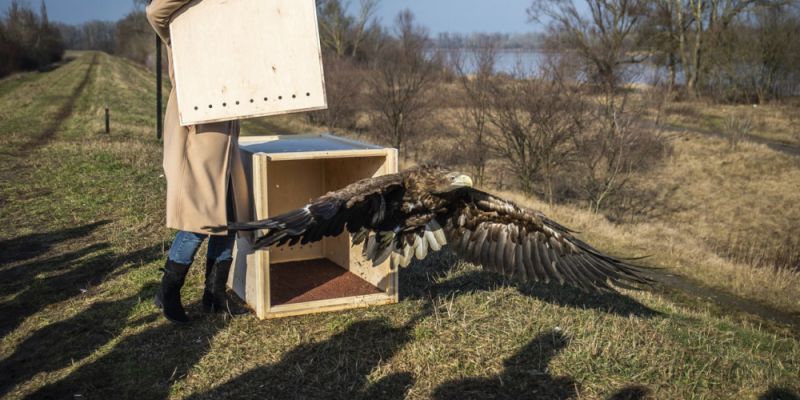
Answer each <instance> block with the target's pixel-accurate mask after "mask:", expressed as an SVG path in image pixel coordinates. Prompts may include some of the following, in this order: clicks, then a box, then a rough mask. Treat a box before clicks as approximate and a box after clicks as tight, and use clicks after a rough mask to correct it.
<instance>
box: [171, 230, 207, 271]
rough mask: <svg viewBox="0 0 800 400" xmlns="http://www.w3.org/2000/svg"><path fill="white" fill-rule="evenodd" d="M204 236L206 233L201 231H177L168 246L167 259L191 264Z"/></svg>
mask: <svg viewBox="0 0 800 400" xmlns="http://www.w3.org/2000/svg"><path fill="white" fill-rule="evenodd" d="M206 236H208V235H205V234H202V233H194V232H186V231H178V234H177V235H175V240H173V241H172V246H170V247H169V256H168V257H169V259H170V260H172V261H174V262H176V263H178V264H191V263H192V261H194V256H195V255H196V254H197V250H198V249H200V245H202V244H203V240H205V238H206Z"/></svg>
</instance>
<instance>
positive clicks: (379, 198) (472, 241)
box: [227, 166, 650, 292]
mask: <svg viewBox="0 0 800 400" xmlns="http://www.w3.org/2000/svg"><path fill="white" fill-rule="evenodd" d="M471 186H472V180H471V179H470V178H469V177H467V176H466V175H462V174H460V173H458V172H453V171H450V170H448V169H445V168H443V167H438V166H420V167H416V168H412V169H409V170H406V171H404V172H401V173H398V174H392V175H385V176H381V177H377V178H370V179H364V180H361V181H359V182H356V183H353V184H351V185H349V186H347V187H345V188H343V189H341V190H338V191H335V192H330V193H328V194H326V195H324V196H322V197H319V198H317V199H316V200H314V201H312V202H311V203H310V204H308V205H306V206H305V207H303V208H300V209H297V210H294V211H290V212H287V213H285V214H282V215H278V216H275V217H272V218H269V219H265V220H261V221H255V222H250V223H235V224H230V225H229V226H228V227H227V229H230V230H260V229H264V230H266V231H265V234H264V235H263V236H261V237H260V238H259V239H258V240H256V242H255V247H256V248H267V247H270V246H280V245H283V244H286V243H289V244H295V243H298V242H300V243H308V242H316V241H319V240H321V239H322V238H323V237H325V236H336V235H339V234H341V233H342V232H343V231H344V230H345V229H346V230H347V231H348V232H349V233H350V234H351V235H352V236H353V243H354V244H360V243H364V254H365V256H366V257H367V258H368V259H370V260H372V262H373V263H374V264H375V265H377V264H380V263H382V262H383V261H385V260H386V259H387V258H391V260H392V263H393V264H394V265H400V266H403V267H405V266H407V265H408V264H409V263H410V262H411V260H412V258H413V257H416V258H418V259H422V258H425V257H426V256H427V254H428V253H429V252H432V251H438V250H440V249H441V248H442V247H443V246H444V245H446V244H448V243H449V244H450V250H451V251H453V252H455V253H456V254H457V255H459V256H460V257H462V258H463V259H465V260H467V261H469V262H473V263H475V264H480V265H482V266H483V267H484V268H486V269H487V270H490V271H495V272H497V273H499V274H502V275H504V276H506V277H508V278H513V279H519V280H521V281H539V282H545V283H546V282H558V283H560V284H565V283H566V284H569V285H572V286H576V287H578V288H580V289H583V290H585V291H601V292H607V291H613V290H614V286H617V287H623V288H638V287H639V286H641V285H647V284H649V283H650V280H649V279H647V278H646V277H643V276H642V275H641V273H640V272H641V267H638V266H634V265H631V264H629V263H627V262H625V261H623V260H621V259H618V258H614V257H611V256H608V255H605V254H603V253H601V252H599V251H598V250H596V249H594V248H593V247H591V246H590V245H588V244H586V243H585V242H583V241H581V240H580V239H578V238H576V237H575V236H574V235H573V233H574V232H573V231H570V230H569V229H567V228H565V227H563V226H561V225H560V224H558V223H557V222H555V221H553V220H551V219H549V218H547V217H546V216H545V215H544V214H542V213H541V212H539V211H536V210H531V209H528V208H524V207H520V206H518V205H516V204H514V203H513V202H511V201H508V200H504V199H501V198H499V197H496V196H493V195H491V194H489V193H486V192H483V191H480V190H477V189H473V188H472V187H471Z"/></svg>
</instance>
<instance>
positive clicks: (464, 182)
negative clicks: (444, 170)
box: [452, 175, 472, 187]
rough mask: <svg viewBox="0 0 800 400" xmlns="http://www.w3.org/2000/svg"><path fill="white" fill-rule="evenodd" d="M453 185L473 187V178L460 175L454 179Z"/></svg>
mask: <svg viewBox="0 0 800 400" xmlns="http://www.w3.org/2000/svg"><path fill="white" fill-rule="evenodd" d="M452 186H457V187H472V178H470V177H469V176H467V175H459V176H457V177H456V178H455V179H453V183H452Z"/></svg>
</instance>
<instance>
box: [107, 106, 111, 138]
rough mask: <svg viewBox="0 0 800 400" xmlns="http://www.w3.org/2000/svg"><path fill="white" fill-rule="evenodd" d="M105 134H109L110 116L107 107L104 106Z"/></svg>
mask: <svg viewBox="0 0 800 400" xmlns="http://www.w3.org/2000/svg"><path fill="white" fill-rule="evenodd" d="M106 134H111V115H110V114H109V112H108V106H106Z"/></svg>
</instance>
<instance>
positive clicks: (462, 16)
mask: <svg viewBox="0 0 800 400" xmlns="http://www.w3.org/2000/svg"><path fill="white" fill-rule="evenodd" d="M22 1H23V2H27V3H28V4H29V5H31V6H33V8H34V9H36V10H37V11H38V9H39V2H40V1H41V0H22ZM45 1H46V3H47V12H48V14H49V16H50V19H51V20H54V21H60V22H65V23H68V24H79V23H81V22H85V21H89V20H93V19H100V20H112V21H115V20H118V19H119V18H121V17H122V16H124V15H125V14H127V13H129V12H130V11H131V10H133V8H134V7H133V1H132V0H45ZM350 3H351V4H352V5H357V4H358V0H351V1H350ZM9 4H11V0H0V10H3V11H5V10H6V9H8V5H9ZM530 4H531V0H381V1H380V5H379V9H378V13H377V17H378V18H379V19H380V20H381V22H382V24H384V25H389V24H392V23H393V21H394V17H395V16H396V15H397V13H398V12H399V11H400V10H403V9H405V8H408V9H410V10H411V11H412V12H413V13H414V15H416V17H417V20H418V21H419V23H421V24H422V25H425V26H427V27H428V29H430V31H431V33H432V34H434V35H436V34H437V33H439V32H461V33H469V32H506V33H520V32H530V31H535V30H538V29H537V28H538V27H537V26H536V25H533V24H530V23H528V22H527V17H526V14H525V9H526V8H527V7H528V6H529V5H530Z"/></svg>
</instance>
